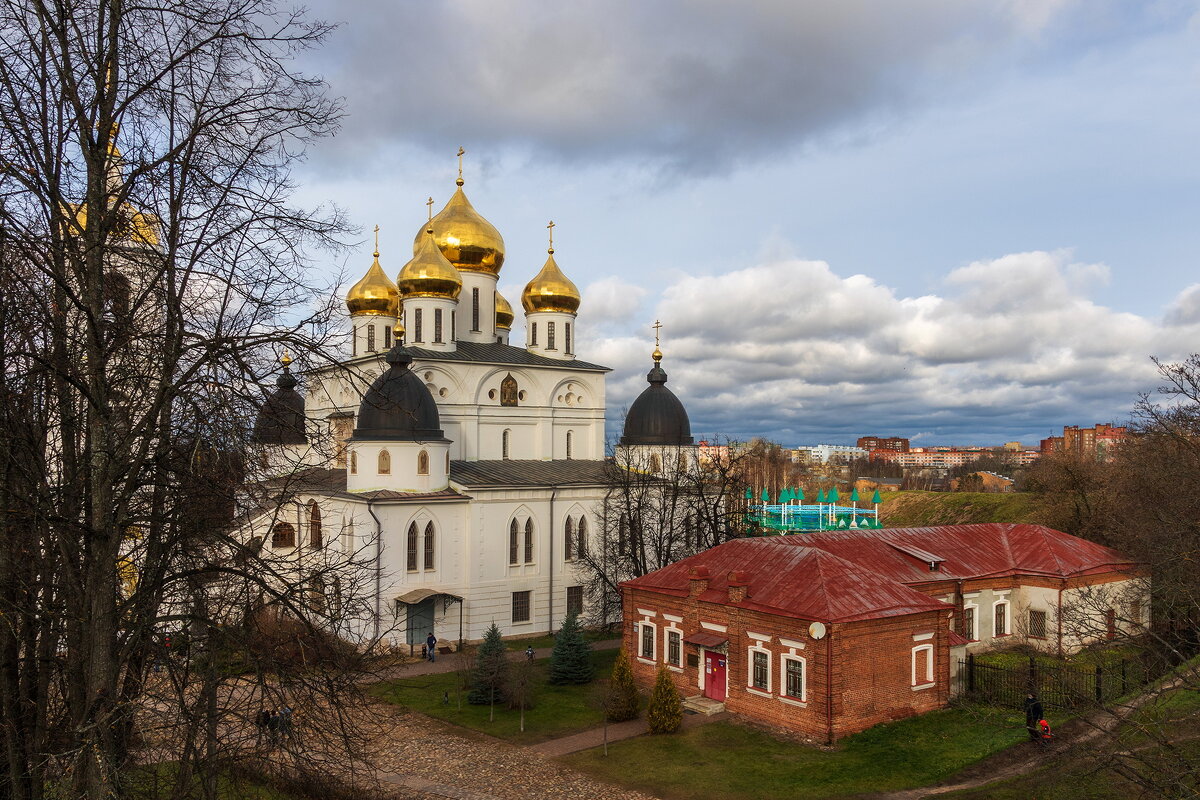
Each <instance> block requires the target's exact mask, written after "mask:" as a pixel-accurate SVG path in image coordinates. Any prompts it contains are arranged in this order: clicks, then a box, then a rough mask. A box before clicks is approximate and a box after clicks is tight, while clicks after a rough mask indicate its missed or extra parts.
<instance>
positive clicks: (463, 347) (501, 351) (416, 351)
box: [406, 342, 612, 372]
mask: <svg viewBox="0 0 1200 800" xmlns="http://www.w3.org/2000/svg"><path fill="white" fill-rule="evenodd" d="M406 348H407V350H408V352H410V353H412V357H413V359H414V360H416V361H475V362H479V363H482V364H511V365H513V366H520V367H554V368H556V369H575V370H580V371H582V372H612V368H611V367H603V366H601V365H599V364H591V363H589V362H587V361H579V360H577V359H571V360H567V359H561V358H547V357H546V356H539V355H537V354H536V353H531V352H529V351H528V350H526V349H525V348H523V347H513V346H512V345H508V344H500V343H499V342H458V343H457V344H456V348H457V349H455V350H452V351H445V350H428V349H426V348H423V347H413V346H412V345H411V344H409V345H406Z"/></svg>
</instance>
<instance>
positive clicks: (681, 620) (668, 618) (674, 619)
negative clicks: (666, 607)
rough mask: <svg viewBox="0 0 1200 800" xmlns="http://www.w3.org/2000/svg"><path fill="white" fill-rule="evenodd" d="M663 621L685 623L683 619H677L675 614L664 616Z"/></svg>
mask: <svg viewBox="0 0 1200 800" xmlns="http://www.w3.org/2000/svg"><path fill="white" fill-rule="evenodd" d="M663 619H665V620H666V621H667V622H683V617H677V616H675V615H674V614H663Z"/></svg>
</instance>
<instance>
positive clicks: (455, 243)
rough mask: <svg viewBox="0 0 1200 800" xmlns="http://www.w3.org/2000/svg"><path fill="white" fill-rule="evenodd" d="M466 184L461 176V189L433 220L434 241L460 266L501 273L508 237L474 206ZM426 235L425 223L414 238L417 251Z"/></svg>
mask: <svg viewBox="0 0 1200 800" xmlns="http://www.w3.org/2000/svg"><path fill="white" fill-rule="evenodd" d="M462 184H463V182H462V178H459V179H458V189H457V190H456V191H455V192H454V196H453V197H451V198H450V202H448V203H446V207H445V208H443V209H442V210H441V211H439V212H438V213H437V215H436V216H435V217H434V218H433V219H432V220H430V224H431V225H432V226H433V238H434V241H435V242H436V243H437V246H438V249H439V250H441V251H442V255H444V256H445V257H446V258H447V259H448V260H449V261H450V263H451V264H453V265H454V267H455V268H456V269H460V270H465V271H467V272H486V273H488V274H490V275H499V274H500V268H501V267H502V266H504V239H502V238H501V237H500V231H498V230H496V228H495V226H493V225H492V223H490V222H488V221H487V220H486V219H484V218H483V217H482V216H481V215H480V214H479V212H478V211H476V210H475V208H474V207H473V206H472V205H471V201H470V200H468V199H467V196H466V195H465V194H463V190H462ZM425 235H426V234H425V226H422V227H421V230H420V231H419V232H418V233H417V238H416V239H415V240H414V241H413V253H416V252H417V250H419V249H420V247H421V240H422V239H424V238H425Z"/></svg>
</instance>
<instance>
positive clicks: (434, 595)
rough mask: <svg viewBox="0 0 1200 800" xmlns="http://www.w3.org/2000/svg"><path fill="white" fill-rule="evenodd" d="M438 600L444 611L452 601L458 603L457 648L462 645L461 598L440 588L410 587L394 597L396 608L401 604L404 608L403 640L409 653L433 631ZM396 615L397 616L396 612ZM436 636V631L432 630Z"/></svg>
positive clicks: (423, 642) (398, 608)
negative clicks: (410, 588)
mask: <svg viewBox="0 0 1200 800" xmlns="http://www.w3.org/2000/svg"><path fill="white" fill-rule="evenodd" d="M438 600H441V603H442V612H443V613H444V612H445V611H446V610H447V609H449V608H450V606H451V605H452V604H454V603H458V648H459V650H461V649H462V645H463V613H462V602H463V599H462V598H461V597H459V596H458V595H456V594H451V593H450V592H445V591H442V590H440V589H428V588H422V589H412V590H410V591H408V592H405V593H404V594H402V595H400V596H399V597H397V598H396V601H395V602H396V610H397V612H398V611H399V610H400V607H401V606H403V607H404V609H405V622H404V628H405V642H406V643H407V644H408V652H409V654H410V655H411V654H412V653H413V652H414V650H415V647H416V645H419V644H425V637H426V636H428V635H429V633H430V632H431V631H433V619H434V613H435V611H436V606H437V602H438ZM397 616H399V615H398V614H397ZM434 635H435V636H436V635H437V633H436V632H434Z"/></svg>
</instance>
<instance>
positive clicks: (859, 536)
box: [622, 524, 1149, 741]
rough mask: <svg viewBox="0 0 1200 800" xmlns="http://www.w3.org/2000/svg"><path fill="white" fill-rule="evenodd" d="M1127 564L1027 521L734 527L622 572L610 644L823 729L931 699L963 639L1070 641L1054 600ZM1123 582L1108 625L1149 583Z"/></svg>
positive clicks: (834, 734)
mask: <svg viewBox="0 0 1200 800" xmlns="http://www.w3.org/2000/svg"><path fill="white" fill-rule="evenodd" d="M1140 574H1141V573H1140V571H1139V569H1138V567H1137V565H1136V564H1134V563H1133V562H1131V560H1130V559H1129V558H1128V557H1126V556H1123V555H1122V554H1120V553H1118V552H1116V551H1114V550H1111V549H1109V548H1106V547H1101V546H1100V545H1096V544H1093V543H1091V542H1086V541H1083V540H1082V539H1077V538H1075V537H1073V536H1068V535H1067V534H1065V533H1061V532H1059V531H1054V530H1051V529H1049V528H1044V527H1042V526H1040V525H1001V524H989V525H952V526H941V527H936V528H910V529H884V530H859V531H826V532H822V533H813V534H801V535H793V536H770V537H759V538H751V539H736V540H733V541H730V542H726V543H725V544H722V545H719V546H717V547H714V548H712V549H711V550H707V551H705V552H703V553H698V554H696V555H694V556H691V557H690V558H686V559H684V560H682V561H680V562H678V563H675V564H672V565H670V566H668V567H664V568H663V569H660V570H657V571H655V572H652V573H650V574H648V575H644V576H642V577H640V578H635V579H633V580H631V581H626V582H625V583H623V584H622V589H623V610H624V619H625V622H626V624H625V646H626V648H627V649H628V651H629V653H630V655H631V660H632V662H633V672H634V677H635V679H636V680H637V681H638V683H639V684H641V685H642V686H643V687H647V688H648V687H649V686H650V685H651V684H652V683H653V682H654V678H655V674H656V672H657V669H658V667H659V665H660V664H665V665H666V666H667V668H668V670H670V672H671V674H672V676H673V677H674V679H675V684H676V686H677V688H678V689H679V691H680V692H681V693H682V694H683V696H684V697H693V696H704V697H707V698H709V699H711V700H714V701H718V702H722V703H724V704H725V708H726V709H727V710H729V711H732V712H734V713H737V714H742V715H745V716H747V717H750V718H753V719H757V720H760V721H763V722H766V723H769V724H772V725H777V726H779V727H782V728H787V729H790V730H793V731H797V732H799V733H802V734H804V735H806V736H809V737H812V738H814V739H818V740H823V741H834V740H835V739H837V738H839V737H841V736H845V735H847V734H850V733H855V732H857V731H861V730H863V729H865V728H869V727H871V726H872V725H876V724H878V723H880V722H885V721H888V720H893V719H899V718H902V717H906V716H911V715H913V714H919V713H923V712H925V711H930V710H932V709H935V708H939V707H941V706H943V705H945V704H946V702H947V701H948V699H949V697H950V693H951V684H950V680H951V672H952V669H951V667H952V661H956V659H957V658H958V657H961V656H964V655H965V654H966V652H967V651H968V650H970V651H977V650H982V649H991V648H994V647H997V646H1003V645H1006V644H1010V643H1014V642H1016V641H1025V642H1029V643H1034V644H1040V645H1043V646H1046V647H1047V649H1058V650H1071V649H1075V648H1077V647H1079V646H1081V645H1082V644H1083V641H1082V640H1079V641H1077V640H1076V639H1078V637H1076V638H1075V639H1073V638H1071V637H1072V635H1073V634H1071V633H1070V632H1064V631H1063V629H1062V626H1061V625H1060V624H1059V620H1060V619H1062V610H1063V608H1064V600H1065V601H1066V602H1067V603H1068V604H1069V603H1070V602H1071V600H1072V597H1074V596H1075V595H1073V594H1072V593H1077V592H1080V591H1083V590H1085V589H1088V588H1089V587H1092V588H1094V587H1104V588H1106V589H1107V587H1112V588H1113V589H1114V590H1116V589H1120V590H1129V589H1130V587H1131V585H1133V584H1134V581H1135V579H1137V578H1138V576H1139V575H1140ZM1134 588H1135V591H1134V592H1132V593H1131V592H1130V591H1124V593H1123V594H1120V595H1119V596H1120V597H1121V598H1123V600H1122V601H1121V602H1124V603H1126V604H1127V607H1122V608H1121V609H1120V613H1117V611H1116V610H1115V609H1114V610H1111V616H1110V618H1109V624H1110V625H1114V626H1115V625H1122V626H1124V625H1128V626H1131V627H1133V626H1139V625H1142V624H1144V623H1145V621H1146V620H1145V614H1146V613H1147V610H1148V608H1149V603H1148V600H1146V599H1145V595H1144V590H1145V589H1147V588H1148V587H1144V586H1140V585H1138V586H1136V587H1134ZM1135 594H1136V597H1135V598H1134V599H1132V600H1131V599H1130V598H1131V597H1134V595H1135ZM1113 596H1114V598H1117V597H1118V593H1114V595H1113ZM1116 602H1118V600H1117V599H1114V600H1113V603H1116ZM1102 627H1103V622H1102V623H1101V628H1102ZM1064 637H1065V638H1064Z"/></svg>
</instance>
